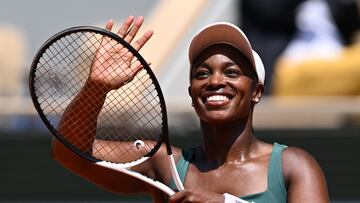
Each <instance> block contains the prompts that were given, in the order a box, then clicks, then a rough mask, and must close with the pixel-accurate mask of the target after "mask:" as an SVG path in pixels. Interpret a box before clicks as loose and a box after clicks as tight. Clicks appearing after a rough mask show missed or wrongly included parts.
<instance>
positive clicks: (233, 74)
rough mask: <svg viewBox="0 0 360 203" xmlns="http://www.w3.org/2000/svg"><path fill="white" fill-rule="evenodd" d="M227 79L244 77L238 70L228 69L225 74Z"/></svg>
mask: <svg viewBox="0 0 360 203" xmlns="http://www.w3.org/2000/svg"><path fill="white" fill-rule="evenodd" d="M224 74H225V76H226V77H230V78H236V77H239V76H241V75H242V72H241V71H240V70H238V69H233V68H231V69H226V70H225V72H224Z"/></svg>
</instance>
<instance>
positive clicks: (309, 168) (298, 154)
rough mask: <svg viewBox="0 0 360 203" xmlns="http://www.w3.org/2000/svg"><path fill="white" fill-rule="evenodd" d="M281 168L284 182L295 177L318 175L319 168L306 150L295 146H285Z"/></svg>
mask: <svg viewBox="0 0 360 203" xmlns="http://www.w3.org/2000/svg"><path fill="white" fill-rule="evenodd" d="M282 168H283V174H284V178H285V179H286V182H287V183H289V181H291V180H294V179H295V178H301V177H302V178H303V177H305V176H314V175H316V176H317V175H320V172H321V168H320V166H319V164H318V162H317V161H316V160H315V158H314V157H313V156H312V155H311V154H310V153H308V152H307V151H305V150H303V149H300V148H297V147H287V148H285V149H284V150H283V153H282Z"/></svg>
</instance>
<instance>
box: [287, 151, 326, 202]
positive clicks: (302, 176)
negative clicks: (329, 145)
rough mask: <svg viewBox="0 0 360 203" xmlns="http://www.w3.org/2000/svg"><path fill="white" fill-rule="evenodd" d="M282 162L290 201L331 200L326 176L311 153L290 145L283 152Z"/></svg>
mask: <svg viewBox="0 0 360 203" xmlns="http://www.w3.org/2000/svg"><path fill="white" fill-rule="evenodd" d="M282 163H283V164H282V168H283V174H284V179H285V182H286V185H287V190H288V202H289V203H298V202H299V203H302V202H316V203H328V202H330V200H329V195H328V191H327V186H326V180H325V176H324V174H323V172H322V170H321V168H320V166H319V164H318V163H317V161H316V160H315V159H314V158H313V157H312V156H311V155H310V154H309V153H307V152H305V151H304V150H301V149H299V148H294V147H289V148H287V149H285V150H284V152H283V154H282Z"/></svg>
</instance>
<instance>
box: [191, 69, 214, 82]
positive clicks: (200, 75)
mask: <svg viewBox="0 0 360 203" xmlns="http://www.w3.org/2000/svg"><path fill="white" fill-rule="evenodd" d="M209 75H210V72H209V71H208V70H203V69H202V70H196V71H195V72H194V75H193V79H198V80H201V79H205V78H208V77H209Z"/></svg>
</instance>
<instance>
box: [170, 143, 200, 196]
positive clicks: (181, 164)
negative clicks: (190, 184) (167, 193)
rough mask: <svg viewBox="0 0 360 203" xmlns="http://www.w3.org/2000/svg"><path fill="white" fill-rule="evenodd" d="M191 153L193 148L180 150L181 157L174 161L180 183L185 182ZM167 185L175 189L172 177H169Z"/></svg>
mask: <svg viewBox="0 0 360 203" xmlns="http://www.w3.org/2000/svg"><path fill="white" fill-rule="evenodd" d="M193 154H194V148H189V149H187V150H182V153H181V157H180V159H179V160H178V162H177V163H176V169H177V171H178V173H179V176H180V180H181V182H182V183H184V182H185V177H186V173H187V170H188V168H189V164H190V161H191V159H192V156H193ZM169 187H170V188H172V189H176V185H175V182H174V179H173V178H171V181H170V183H169Z"/></svg>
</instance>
